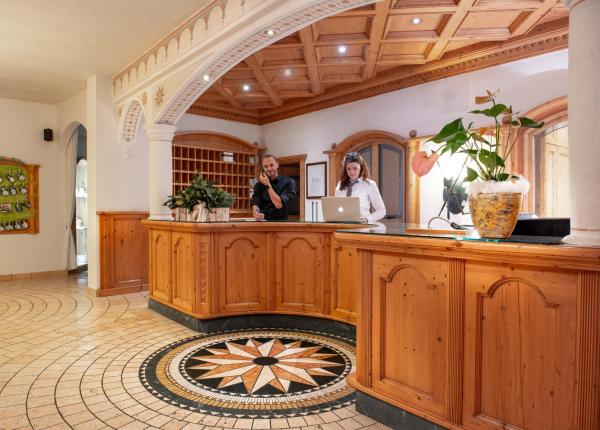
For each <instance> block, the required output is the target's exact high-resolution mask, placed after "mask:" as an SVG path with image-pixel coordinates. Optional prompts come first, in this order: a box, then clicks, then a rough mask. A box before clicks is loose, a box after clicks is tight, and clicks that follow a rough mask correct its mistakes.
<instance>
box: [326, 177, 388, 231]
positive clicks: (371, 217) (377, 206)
mask: <svg viewBox="0 0 600 430" xmlns="http://www.w3.org/2000/svg"><path fill="white" fill-rule="evenodd" d="M346 191H348V190H340V183H339V182H338V184H337V186H336V187H335V196H336V197H346ZM351 197H358V198H359V199H360V217H361V218H366V219H367V221H368V222H371V223H372V222H375V221H379V220H380V219H382V218H383V217H384V216H385V204H384V203H383V199H382V198H381V194H379V188H377V184H376V183H375V181H372V180H371V179H363V178H359V179H358V181H357V182H356V183H355V184H354V186H353V187H352V196H351ZM371 207H373V210H374V211H373V213H371Z"/></svg>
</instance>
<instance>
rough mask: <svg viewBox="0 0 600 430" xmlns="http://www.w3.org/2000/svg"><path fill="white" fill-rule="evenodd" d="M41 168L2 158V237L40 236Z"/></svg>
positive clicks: (0, 215)
mask: <svg viewBox="0 0 600 430" xmlns="http://www.w3.org/2000/svg"><path fill="white" fill-rule="evenodd" d="M39 167H40V166H39V165H37V164H25V163H24V162H22V161H21V160H17V159H16V158H7V157H0V234H19V233H20V234H23V233H28V234H36V233H38V232H39V194H38V193H39V191H38V190H39V181H38V169H39Z"/></svg>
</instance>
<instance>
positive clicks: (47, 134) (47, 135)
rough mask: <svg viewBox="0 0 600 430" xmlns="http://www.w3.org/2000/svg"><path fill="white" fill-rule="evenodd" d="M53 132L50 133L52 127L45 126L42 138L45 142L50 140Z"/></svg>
mask: <svg viewBox="0 0 600 430" xmlns="http://www.w3.org/2000/svg"><path fill="white" fill-rule="evenodd" d="M52 135H53V133H52V129H51V128H45V129H44V140H45V141H46V142H52V139H53V137H52Z"/></svg>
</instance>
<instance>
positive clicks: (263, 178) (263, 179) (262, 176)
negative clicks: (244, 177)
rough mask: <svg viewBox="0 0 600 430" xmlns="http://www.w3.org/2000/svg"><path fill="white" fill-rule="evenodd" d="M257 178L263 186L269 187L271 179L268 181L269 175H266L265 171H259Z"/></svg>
mask: <svg viewBox="0 0 600 430" xmlns="http://www.w3.org/2000/svg"><path fill="white" fill-rule="evenodd" d="M258 180H259V181H260V183H261V184H263V185H264V186H265V187H270V186H271V181H269V177H268V176H267V174H266V173H265V172H260V175H259V176H258Z"/></svg>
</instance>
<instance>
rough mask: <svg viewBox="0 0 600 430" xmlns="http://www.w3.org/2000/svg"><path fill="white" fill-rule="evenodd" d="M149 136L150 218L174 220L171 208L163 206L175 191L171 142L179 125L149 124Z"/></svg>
mask: <svg viewBox="0 0 600 430" xmlns="http://www.w3.org/2000/svg"><path fill="white" fill-rule="evenodd" d="M144 130H145V131H146V135H147V136H148V142H149V147H148V203H149V206H150V219H160V220H169V221H172V220H173V216H172V215H171V209H169V208H167V207H166V206H163V202H164V201H165V200H167V196H168V195H169V194H171V193H172V192H173V164H172V163H173V161H172V155H173V150H172V148H171V144H172V141H173V136H174V135H175V130H177V127H175V126H174V125H169V124H149V125H147V126H145V127H144Z"/></svg>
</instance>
